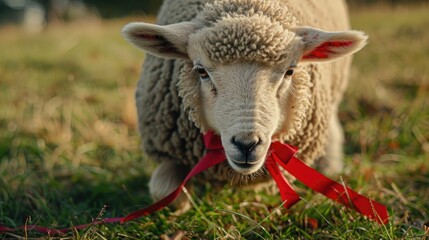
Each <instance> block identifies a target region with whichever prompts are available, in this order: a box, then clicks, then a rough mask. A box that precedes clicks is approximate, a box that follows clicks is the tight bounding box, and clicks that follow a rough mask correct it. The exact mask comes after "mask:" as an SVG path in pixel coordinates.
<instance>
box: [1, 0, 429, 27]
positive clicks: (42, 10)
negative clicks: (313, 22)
mask: <svg viewBox="0 0 429 240" xmlns="http://www.w3.org/2000/svg"><path fill="white" fill-rule="evenodd" d="M347 2H348V3H349V5H350V6H351V7H352V8H359V7H373V6H376V5H384V6H388V7H390V8H396V7H398V6H401V5H418V4H422V3H423V4H425V5H426V7H427V6H428V4H429V0H347ZM161 3H162V1H160V0H145V1H133V0H125V1H120V0H112V1H109V2H108V3H107V2H106V1H103V0H1V1H0V25H5V24H10V23H15V24H19V25H22V26H24V27H26V28H27V30H28V31H40V30H41V29H43V27H44V26H46V25H47V24H50V23H52V22H66V21H73V20H76V19H79V18H82V17H98V18H103V19H109V18H117V17H124V16H129V15H154V14H156V12H157V10H158V9H159V7H160V5H161Z"/></svg>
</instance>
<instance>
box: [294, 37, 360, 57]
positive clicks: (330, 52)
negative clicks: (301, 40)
mask: <svg viewBox="0 0 429 240" xmlns="http://www.w3.org/2000/svg"><path fill="white" fill-rule="evenodd" d="M353 43H354V41H351V40H344V41H339V40H336V41H328V42H324V43H322V44H320V45H319V46H317V47H316V48H314V49H313V50H312V51H310V52H308V53H305V54H304V55H303V56H302V59H305V60H310V59H320V60H322V59H329V58H331V57H333V56H335V55H337V54H338V53H339V52H342V51H341V49H344V48H349V47H351V46H352V45H353Z"/></svg>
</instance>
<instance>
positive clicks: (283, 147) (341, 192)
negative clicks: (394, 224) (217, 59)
mask: <svg viewBox="0 0 429 240" xmlns="http://www.w3.org/2000/svg"><path fill="white" fill-rule="evenodd" d="M204 144H205V147H206V150H207V153H206V154H205V155H204V156H203V157H202V158H201V160H200V161H199V162H198V163H197V165H195V167H194V168H193V169H192V170H191V172H190V173H189V174H188V175H187V176H186V178H185V180H184V181H183V182H182V184H181V185H180V186H179V187H178V188H177V189H176V190H174V191H173V192H172V193H170V194H169V195H168V196H166V197H165V198H163V199H161V200H160V201H158V202H156V203H154V204H153V205H151V206H149V207H147V208H144V209H141V210H138V211H135V212H133V213H131V214H129V215H127V216H125V217H122V218H121V217H118V218H107V219H104V220H100V221H95V222H93V223H90V224H84V225H80V226H75V227H72V228H64V229H52V228H46V227H42V226H36V225H28V226H25V227H19V228H8V227H5V226H1V225H0V232H11V231H16V230H18V229H28V230H36V231H39V232H45V233H51V234H61V233H64V232H68V231H71V230H73V229H83V228H86V227H88V226H90V225H96V224H101V223H114V222H121V223H124V222H128V221H131V220H134V219H136V218H139V217H142V216H145V215H148V214H150V213H153V212H155V211H158V210H160V209H162V208H164V207H165V206H167V205H168V204H170V203H171V202H173V201H174V200H175V199H176V198H177V197H178V196H179V194H180V192H181V190H182V187H183V186H185V184H186V183H187V182H188V180H189V179H191V178H192V177H193V176H195V175H197V174H198V173H200V172H202V171H204V170H206V169H208V168H210V167H212V166H214V165H216V164H219V163H221V162H223V161H225V160H226V157H225V154H224V150H223V147H222V142H221V140H220V137H219V136H217V135H215V134H214V133H213V132H211V131H210V132H208V133H207V134H205V135H204ZM296 152H297V148H295V147H292V146H290V145H288V144H284V143H280V142H274V143H272V144H271V146H270V152H269V154H268V156H267V159H266V160H265V167H266V168H267V170H268V172H269V173H270V174H271V176H272V177H273V178H274V180H275V182H276V184H277V186H278V188H279V190H280V196H281V198H282V201H283V202H284V206H285V207H286V208H290V207H291V206H293V205H294V204H295V203H297V202H298V201H299V200H300V197H299V195H298V194H297V193H296V192H295V190H293V188H292V186H291V185H290V184H289V183H288V181H287V180H286V178H285V177H284V176H283V174H282V173H281V171H280V168H279V165H280V166H281V167H282V168H284V169H285V170H286V171H288V172H289V173H290V174H292V175H293V176H294V177H296V179H298V180H299V181H301V182H302V183H304V184H305V185H307V186H308V187H309V188H311V189H313V190H314V191H316V192H319V193H322V194H323V195H325V196H327V197H328V198H330V199H332V200H334V201H336V202H339V203H341V204H343V205H345V206H347V207H349V208H352V209H354V210H355V211H357V212H359V213H361V214H363V215H365V216H367V217H368V218H370V219H372V220H374V221H376V222H378V223H382V224H386V223H387V222H388V220H389V219H388V218H389V215H388V213H387V209H386V207H385V206H384V205H382V204H380V203H378V202H376V201H373V200H370V199H368V198H367V197H365V196H362V195H360V194H358V193H357V192H355V191H353V190H352V189H350V188H348V187H346V186H344V185H341V184H339V183H337V182H335V181H333V180H331V179H329V178H327V177H325V176H324V175H322V174H321V173H319V172H317V171H316V170H314V169H313V168H310V167H309V166H307V165H306V164H305V163H303V162H302V161H301V160H299V159H298V158H296V157H295V156H294V155H295V153H296Z"/></svg>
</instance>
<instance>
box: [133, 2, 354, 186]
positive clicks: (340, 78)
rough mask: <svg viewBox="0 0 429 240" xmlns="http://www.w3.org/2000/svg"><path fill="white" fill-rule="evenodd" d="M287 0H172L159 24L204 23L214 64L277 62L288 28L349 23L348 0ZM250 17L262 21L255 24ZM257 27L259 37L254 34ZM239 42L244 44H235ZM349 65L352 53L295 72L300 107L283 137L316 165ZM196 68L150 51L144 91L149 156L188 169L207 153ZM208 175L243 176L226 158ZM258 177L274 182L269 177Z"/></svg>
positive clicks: (142, 118) (142, 115) (140, 91)
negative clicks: (344, 8) (345, 5)
mask: <svg viewBox="0 0 429 240" xmlns="http://www.w3.org/2000/svg"><path fill="white" fill-rule="evenodd" d="M207 2H209V3H208V4H207V5H206V6H205V4H206V3H207ZM283 2H285V1H274V0H270V1H262V0H220V1H214V2H213V1H204V0H165V1H164V4H163V7H162V8H161V11H160V13H159V15H158V23H159V24H161V25H164V24H171V23H175V22H180V21H195V22H199V23H200V24H202V25H203V26H205V27H204V28H203V29H202V30H200V31H198V32H197V33H195V34H203V33H204V34H203V35H201V36H202V37H205V38H207V40H208V41H207V42H209V44H207V45H206V46H205V49H206V51H207V52H209V53H210V54H209V56H210V57H211V59H212V60H213V61H219V62H221V63H225V62H231V61H236V60H238V59H245V60H249V61H260V62H266V63H268V64H270V62H276V61H277V60H279V59H281V57H282V56H287V55H288V52H287V50H286V49H285V48H284V46H285V45H287V43H288V41H290V38H291V36H292V33H291V32H290V31H288V30H287V29H288V28H289V27H291V26H295V25H296V24H298V23H299V24H300V25H310V26H314V27H320V28H324V29H327V30H339V29H347V28H348V23H347V21H346V19H347V16H346V15H345V13H343V11H338V6H341V5H342V4H343V2H342V1H334V0H328V1H324V2H321V0H309V1H287V3H288V6H287V7H286V6H284V5H285V4H282V3H283ZM320 5H323V6H324V7H323V8H321V7H318V6H320ZM332 9H336V12H335V14H336V15H337V16H335V17H332V15H335V14H333V12H332V11H331V10H332ZM249 18H252V19H254V20H255V22H252V23H251V24H248V23H249ZM321 19H328V20H324V21H321ZM227 23H229V24H230V25H228V24H227ZM240 31H242V33H241V32H240ZM251 31H252V35H255V37H248V36H247V35H246V34H249V32H251ZM281 31H283V32H281ZM254 33H255V34H254ZM281 36H283V37H284V38H281ZM234 37H235V38H234ZM236 39H240V41H238V40H237V43H235V40H236ZM241 41H243V43H245V44H242V43H241ZM246 41H248V42H247V43H246ZM249 43H253V44H255V45H256V47H257V48H256V49H254V48H252V44H249ZM249 46H250V48H249ZM274 53H276V54H274ZM349 63H350V60H349V58H345V59H344V60H341V61H337V62H333V63H327V64H326V63H325V64H323V65H322V64H300V65H299V67H298V68H297V70H296V72H295V74H294V76H293V85H292V90H291V94H290V99H289V101H288V103H289V104H290V105H291V106H293V107H291V108H290V109H289V111H290V112H288V116H290V121H289V122H288V124H287V126H285V127H284V129H283V131H282V133H281V134H280V135H279V136H276V137H277V138H278V139H279V140H281V141H283V142H288V143H290V144H293V145H296V146H298V147H299V148H300V152H299V157H300V158H302V159H303V160H304V161H306V162H307V163H309V164H311V163H312V162H313V161H314V160H315V159H317V158H318V157H321V156H322V155H323V154H324V149H325V145H326V135H327V129H328V121H329V116H331V115H332V114H333V113H332V111H333V110H334V109H336V106H337V105H338V102H339V101H340V100H341V96H342V94H343V91H344V89H345V86H346V83H347V82H346V81H345V79H347V75H348V64H349ZM192 67H193V63H192V62H190V61H183V60H168V59H161V58H158V57H154V56H151V55H148V56H147V57H146V61H145V63H144V66H143V72H142V75H141V80H140V81H139V84H138V88H137V91H136V100H137V110H138V115H139V128H140V132H141V136H142V141H143V148H144V151H145V153H146V154H147V155H148V156H149V157H151V158H152V159H154V160H157V161H175V162H176V163H177V164H178V165H181V166H182V167H183V168H190V167H192V166H194V165H195V164H196V162H198V160H199V159H200V158H201V156H202V155H203V153H204V146H203V143H202V138H201V131H202V132H204V131H206V130H207V126H205V122H206V121H205V120H204V119H203V118H204V117H203V114H202V109H201V102H200V96H199V84H200V82H199V80H198V76H197V75H195V73H194V72H193V71H192ZM202 177H204V178H207V179H216V180H220V181H227V182H232V183H239V182H242V181H243V177H242V176H237V175H234V178H232V179H231V168H230V167H229V166H228V164H226V163H225V164H221V165H219V166H216V167H214V168H211V169H209V170H208V171H207V172H205V173H203V176H202ZM255 178H256V179H253V180H256V181H263V180H264V179H266V177H265V175H264V174H260V176H256V177H255ZM246 179H247V178H246Z"/></svg>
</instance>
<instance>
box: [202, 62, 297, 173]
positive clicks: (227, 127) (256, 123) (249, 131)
mask: <svg viewBox="0 0 429 240" xmlns="http://www.w3.org/2000/svg"><path fill="white" fill-rule="evenodd" d="M294 68H295V63H286V64H285V65H280V66H276V67H272V66H267V65H264V64H260V63H255V62H254V63H251V62H245V61H243V62H235V63H231V64H225V65H218V66H213V67H211V68H208V67H205V65H204V63H203V62H201V60H200V59H199V58H196V59H195V60H194V69H195V71H197V72H198V74H199V78H200V82H201V84H200V88H199V91H200V96H201V111H202V114H203V119H205V120H206V123H207V125H208V126H207V127H208V128H210V129H214V130H215V131H216V132H218V133H220V136H221V139H222V145H223V147H224V149H225V153H226V156H227V159H228V162H229V164H230V166H231V167H232V168H234V169H235V170H236V171H237V172H239V173H242V174H250V173H253V172H255V171H257V170H258V169H259V168H260V167H261V166H262V165H263V163H264V160H265V158H266V155H267V151H268V148H269V146H270V144H271V140H272V139H273V136H275V133H276V132H278V131H279V130H281V129H282V126H283V122H284V121H285V119H286V109H287V108H286V106H285V105H286V103H287V101H286V98H287V96H288V90H289V89H290V86H291V81H292V74H293V71H294Z"/></svg>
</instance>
